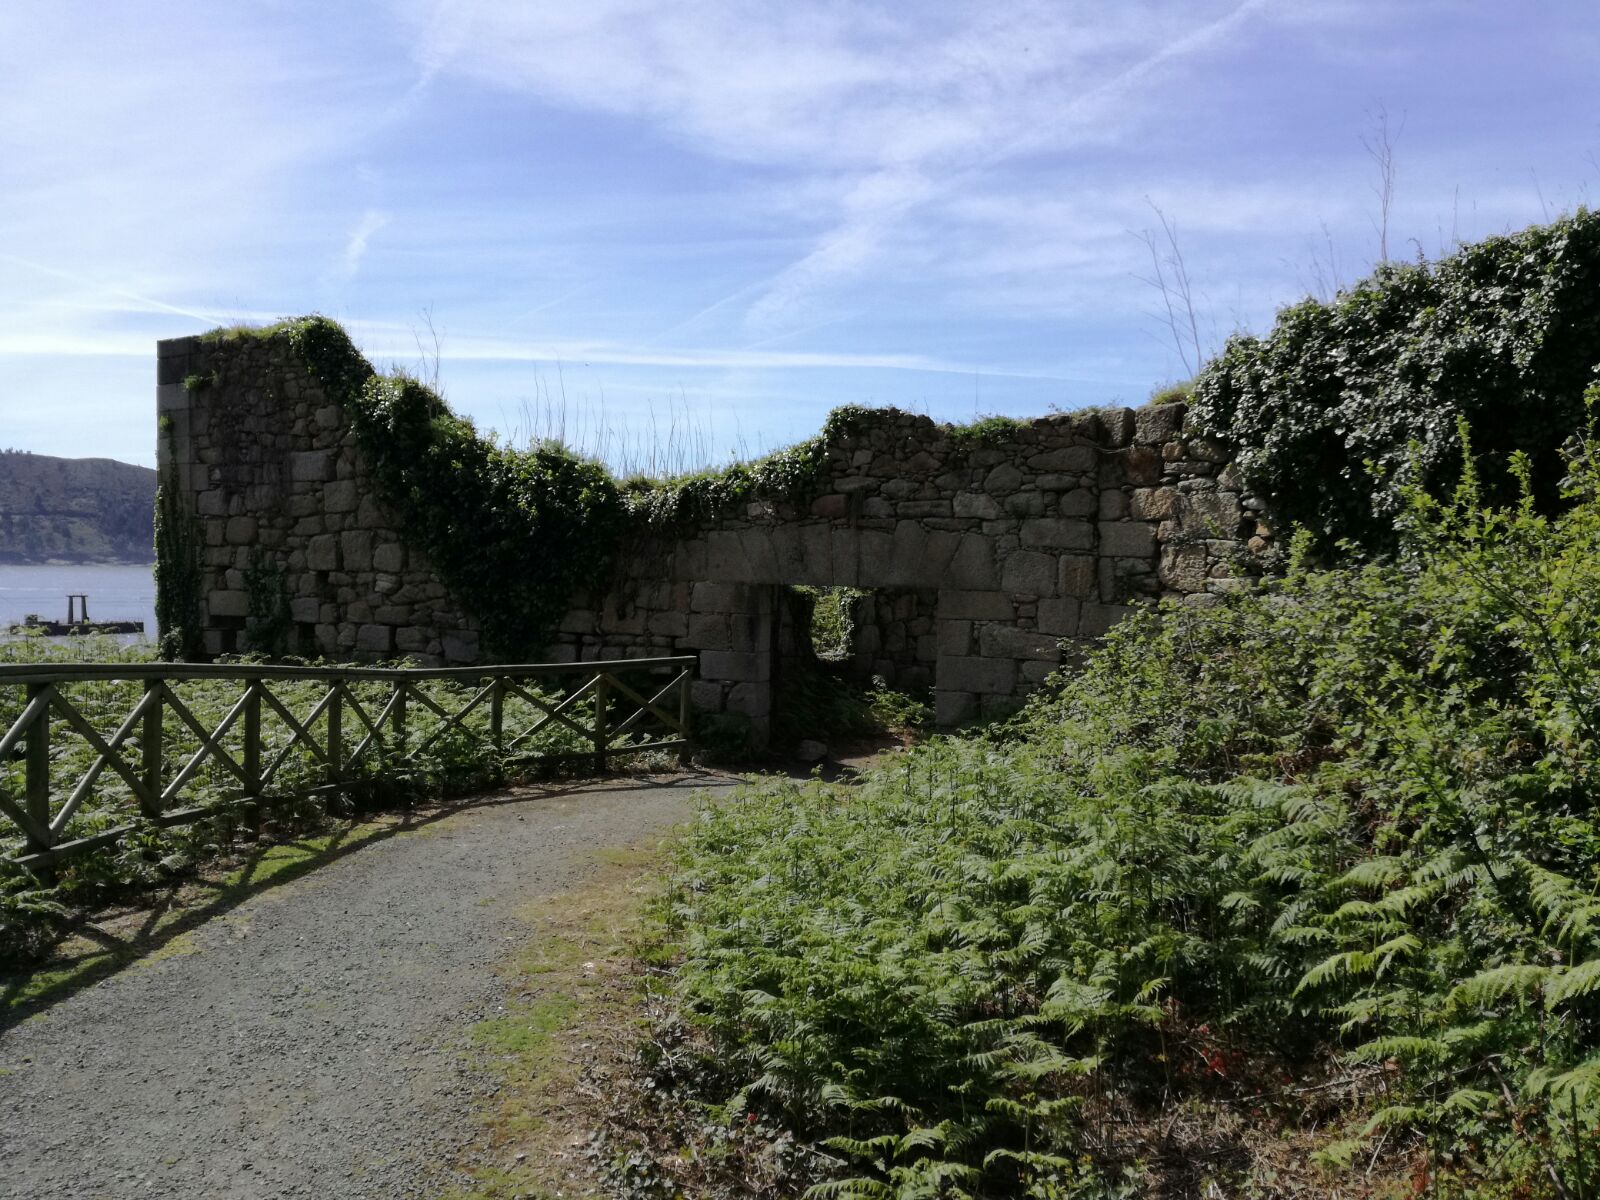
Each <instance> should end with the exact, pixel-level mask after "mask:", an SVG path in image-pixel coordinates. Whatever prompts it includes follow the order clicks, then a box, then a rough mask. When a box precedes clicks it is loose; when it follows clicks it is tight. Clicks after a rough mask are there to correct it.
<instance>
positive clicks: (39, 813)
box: [0, 656, 695, 868]
mask: <svg viewBox="0 0 1600 1200" xmlns="http://www.w3.org/2000/svg"><path fill="white" fill-rule="evenodd" d="M694 663H695V659H694V657H693V656H685V657H672V658H637V659H618V660H610V661H605V662H588V663H526V664H517V665H500V666H485V667H441V668H357V667H350V668H328V667H275V666H257V665H248V666H245V665H240V666H233V665H201V664H176V663H174V664H143V663H139V664H128V663H104V664H86V665H74V666H71V667H49V666H41V665H36V664H21V665H3V666H0V688H4V687H8V686H10V687H21V688H24V689H26V694H25V699H24V703H23V705H22V708H21V711H20V712H19V713H18V715H17V717H16V719H15V720H13V721H12V722H11V724H10V727H9V728H8V729H6V731H5V733H4V735H3V736H0V767H3V766H4V764H8V763H10V762H13V761H15V760H16V759H17V758H19V757H20V758H21V759H22V761H23V764H24V765H23V771H22V775H23V788H22V792H21V794H20V796H19V795H15V794H13V792H12V791H11V790H10V789H8V787H7V786H6V784H5V782H4V781H3V779H0V817H3V818H6V819H9V821H10V822H11V824H13V825H14V826H15V827H16V829H17V830H18V831H20V833H21V834H22V837H23V846H22V853H21V854H19V855H17V856H16V857H15V858H14V859H13V861H14V862H17V863H19V864H21V865H24V866H28V867H31V868H39V867H45V866H48V865H49V864H50V863H52V862H54V861H56V860H58V859H60V858H63V857H65V856H68V855H71V854H77V853H82V852H83V851H85V850H89V849H93V848H94V847H97V846H104V845H108V844H111V843H114V842H116V841H118V840H120V839H121V838H123V837H124V836H126V835H127V834H128V833H129V832H130V831H131V830H132V829H133V828H134V826H133V825H132V824H124V825H120V826H118V827H117V828H115V829H109V830H104V831H101V832H98V833H93V834H88V835H86V836H81V837H69V836H68V833H69V828H70V825H71V822H72V820H73V817H74V816H75V815H76V814H77V813H78V811H79V809H80V808H81V807H82V805H83V803H84V802H85V800H87V799H88V798H89V797H90V796H91V795H93V794H94V789H95V785H96V783H97V782H98V781H99V779H100V777H101V775H102V774H103V773H104V772H105V771H106V770H107V769H110V770H111V771H112V772H113V773H114V774H115V775H117V776H119V777H120V779H121V781H122V782H123V784H125V785H126V788H127V791H128V793H129V794H130V795H131V797H132V799H133V801H134V802H135V804H136V806H137V808H138V811H139V813H140V815H141V816H142V817H143V818H144V820H145V821H146V822H147V823H153V824H156V825H159V826H173V825H183V824H188V823H190V822H193V821H198V820H200V819H202V818H204V817H206V816H209V815H212V814H214V813H215V812H217V811H218V809H219V808H223V807H227V806H229V805H236V804H241V803H242V804H253V805H258V806H259V805H261V804H262V803H264V802H266V801H268V800H276V799H283V798H287V797H288V796H293V795H299V794H303V792H304V789H300V790H289V791H286V792H274V791H273V789H272V787H271V785H272V783H273V781H274V779H275V778H276V777H277V776H278V774H279V771H280V770H281V769H282V768H283V766H284V765H285V764H286V763H287V762H289V761H290V759H291V756H292V755H293V754H294V752H295V751H296V750H297V749H298V750H301V751H302V752H303V753H305V754H306V755H307V756H308V757H309V758H310V760H311V761H312V762H313V763H314V764H315V765H317V766H318V767H320V768H321V774H322V777H323V786H334V787H337V786H338V785H339V782H340V781H341V780H343V779H346V778H348V777H349V776H350V774H351V773H352V771H353V770H354V768H356V767H357V766H360V765H363V764H366V765H367V766H368V767H369V768H370V769H373V770H374V771H375V773H376V774H378V775H379V776H380V777H381V776H383V775H386V774H388V775H395V776H400V775H404V774H406V773H408V772H410V771H414V770H415V769H416V767H417V765H418V763H419V761H420V759H421V756H422V755H424V754H425V753H426V752H427V751H428V750H430V749H431V748H432V747H434V746H435V745H437V744H438V742H439V741H440V739H442V738H444V737H445V736H446V735H448V734H450V733H451V732H452V731H455V732H457V733H459V734H460V735H461V736H463V737H465V738H468V739H470V740H473V741H480V742H481V741H485V740H486V741H487V742H488V743H489V745H490V746H492V748H493V749H494V751H495V753H496V754H497V755H501V756H506V757H510V758H514V759H517V760H519V761H524V762H529V763H536V762H541V761H549V760H551V759H557V758H570V757H572V752H570V751H568V752H564V753H561V754H537V753H531V752H526V751H525V750H524V749H523V748H524V747H528V746H529V745H530V743H531V739H533V738H534V737H535V736H536V735H537V734H538V733H539V732H540V731H541V730H544V729H546V728H548V727H549V726H551V725H552V724H559V725H560V726H561V727H563V728H564V729H566V730H567V731H569V732H571V733H572V734H574V735H575V736H576V737H577V738H578V740H579V741H580V742H581V743H582V744H583V745H584V746H585V747H586V749H585V750H584V751H582V752H581V753H583V754H587V755H592V756H593V757H594V760H595V765H596V767H597V769H601V770H603V769H604V767H605V762H606V759H607V757H608V755H611V754H615V753H618V752H620V751H623V750H626V751H628V752H630V753H631V752H636V751H640V750H664V749H670V748H675V747H681V746H685V745H687V744H688V739H689V680H690V678H691V677H692V675H693V669H694ZM575 674H578V675H584V676H586V678H585V679H584V682H583V683H582V684H580V685H579V686H578V687H577V688H576V689H575V690H573V691H572V692H570V693H568V694H567V695H566V696H565V697H563V698H562V699H560V700H559V701H555V702H553V701H552V700H550V699H547V698H545V697H544V696H542V695H540V694H539V693H538V691H536V690H534V687H533V684H534V681H536V680H541V679H552V678H554V679H560V678H563V677H571V676H572V675H575ZM645 676H655V677H656V682H659V679H660V677H662V676H665V677H666V682H665V683H664V684H662V685H661V686H660V687H659V688H653V686H652V685H644V686H643V690H640V689H639V688H636V687H634V686H633V685H632V684H631V683H630V682H629V679H630V678H631V679H634V680H635V681H638V680H639V679H640V678H641V677H645ZM195 679H211V680H217V679H221V680H228V681H233V682H237V683H241V684H243V687H244V690H243V693H242V694H241V695H240V696H239V699H238V700H237V701H236V702H235V703H234V704H233V705H232V707H230V708H229V709H228V712H227V713H226V715H224V716H223V718H222V719H221V720H220V721H219V722H218V723H217V725H216V727H215V728H208V727H207V726H206V724H205V723H204V722H202V721H201V720H200V719H199V718H197V717H196V716H195V713H194V711H193V710H192V709H191V708H190V706H189V705H188V704H186V703H185V702H184V700H183V699H182V697H180V696H179V695H178V694H177V692H175V691H174V690H173V687H172V686H171V685H172V684H174V683H178V682H182V681H185V680H195ZM428 680H450V681H456V682H465V683H477V684H478V685H479V686H478V687H477V688H476V690H474V691H473V692H472V694H471V695H470V696H469V697H468V699H467V700H466V701H465V703H463V704H462V705H461V706H460V707H458V708H455V709H453V710H452V709H451V708H449V707H447V705H446V704H441V703H440V702H439V701H438V700H436V699H435V698H434V697H433V696H430V695H428V693H427V692H426V691H424V690H423V689H422V688H421V687H420V686H419V685H420V684H421V683H423V682H425V681H428ZM94 681H99V682H105V681H143V684H144V691H143V695H142V696H141V697H140V698H139V700H138V701H137V702H136V703H135V704H134V705H133V707H132V709H131V710H130V711H129V712H128V714H127V715H126V716H125V717H124V718H123V719H122V721H121V723H120V724H119V725H118V726H117V728H116V730H115V731H114V732H113V733H112V734H111V735H110V736H109V737H107V736H104V735H103V734H102V733H101V732H100V730H98V729H96V728H95V726H94V724H93V723H92V722H91V721H90V720H89V719H88V718H87V717H86V716H85V715H84V714H83V712H81V711H80V710H79V708H78V707H77V706H76V705H75V704H74V702H73V700H72V698H71V696H70V695H68V694H67V693H66V692H64V691H63V690H62V688H63V686H64V685H67V684H72V683H82V682H94ZM306 681H320V682H323V683H326V684H327V689H326V691H324V692H323V693H322V695H321V697H320V698H319V699H318V700H317V702H316V703H315V704H313V705H312V706H311V708H310V710H309V711H308V712H307V713H306V715H305V717H304V718H300V717H298V716H296V714H295V713H294V712H293V711H292V710H291V709H290V707H289V705H287V704H285V703H284V701H283V700H282V698H281V697H279V696H278V695H276V694H274V692H273V691H272V686H271V685H272V684H273V683H288V682H306ZM362 683H387V684H389V685H390V687H389V694H388V698H387V701H386V702H385V703H384V704H383V706H382V708H379V709H377V712H376V715H375V716H374V715H373V712H372V711H371V709H370V708H369V705H370V704H371V701H370V700H369V701H366V702H363V700H362V699H361V698H360V697H359V696H358V695H357V694H356V692H355V690H354V687H355V685H357V684H362ZM508 700H517V701H521V702H523V703H525V704H527V705H528V706H529V707H530V708H531V709H533V710H535V712H537V713H538V716H537V718H536V719H535V720H533V722H532V723H531V724H528V725H526V726H525V727H522V728H520V729H516V728H508V725H507V713H506V704H507V701H508ZM585 700H591V701H592V702H591V703H589V704H585V703H584V701H585ZM485 704H487V705H488V707H489V720H488V727H487V729H486V730H482V729H477V728H474V727H473V726H472V725H469V724H468V723H467V720H466V719H467V717H468V716H469V715H470V714H472V713H473V712H475V711H477V710H478V709H479V708H480V707H482V706H483V705H485ZM630 704H631V706H632V711H631V712H628V713H627V715H626V716H625V717H624V718H623V719H621V720H614V718H615V717H619V716H623V711H621V710H625V709H626V707H627V706H628V705H630ZM413 706H420V707H422V708H425V709H427V710H429V711H430V712H431V713H432V714H433V715H434V716H435V717H437V718H438V721H437V723H436V724H435V725H434V726H433V727H432V728H431V729H430V730H429V731H428V732H427V735H426V736H425V737H423V738H422V739H421V740H420V741H417V743H416V744H415V745H411V744H410V742H411V738H410V736H409V735H410V734H411V733H412V732H413V729H414V728H415V726H416V725H417V724H418V723H419V722H417V721H416V720H415V719H413V718H409V717H408V712H409V711H410V710H411V709H412V708H413ZM374 707H375V706H374ZM614 709H615V710H619V711H615V712H614V711H613V710H614ZM263 710H267V711H270V712H271V713H272V714H273V715H275V716H276V717H277V718H278V720H280V721H281V722H282V724H283V726H284V728H285V729H286V730H287V731H288V733H289V737H288V739H287V740H286V741H284V742H282V743H281V744H279V745H276V746H270V747H265V748H266V749H269V750H272V751H275V753H273V755H272V757H271V758H270V761H267V762H265V763H263V749H264V742H263V738H262V716H263ZM169 713H170V714H172V716H173V717H175V718H176V719H177V720H178V721H179V722H181V724H182V725H183V726H184V727H186V728H187V729H188V730H189V731H190V732H191V733H193V734H194V736H195V738H196V739H198V741H199V746H198V748H197V749H196V750H194V752H193V753H192V754H190V755H189V756H188V758H187V760H186V761H184V762H183V764H182V765H181V766H179V767H178V768H177V770H176V771H175V772H173V773H172V774H171V775H170V778H169V777H168V771H167V766H168V762H167V760H168V758H169V757H170V755H169V753H168V750H169V745H168V742H169V739H168V738H167V737H166V729H165V720H166V718H167V714H169ZM347 716H348V717H351V718H354V720H353V721H352V722H350V724H351V725H352V726H353V728H352V729H351V730H350V736H347V734H346V723H347V722H346V718H347ZM56 719H59V720H60V721H61V722H62V723H64V724H65V725H66V727H67V728H68V729H70V730H71V731H72V732H73V733H75V734H77V735H78V737H80V738H81V739H82V740H83V741H84V742H86V743H87V744H88V746H89V748H90V749H91V750H92V751H93V752H94V753H95V756H96V757H95V758H94V759H93V760H92V761H91V763H90V765H89V766H88V767H87V769H85V770H84V771H83V772H82V773H81V774H78V775H77V777H76V778H75V779H74V780H72V781H71V782H70V789H69V790H67V791H66V794H65V797H64V799H63V800H62V801H61V803H60V804H59V805H56V804H55V803H54V801H53V797H52V779H51V762H52V756H51V745H52V741H51V739H52V735H53V733H54V732H56V731H55V730H53V729H52V724H53V722H54V721H55V720H56ZM585 719H587V722H588V723H587V724H585V723H584V722H585ZM319 721H321V722H322V726H323V736H322V739H321V741H320V742H319V741H318V739H317V738H316V737H315V736H314V733H313V730H314V728H315V726H316V725H317V723H318V722H319ZM236 726H241V727H242V728H241V737H240V739H239V740H240V746H239V754H238V756H237V757H236V756H235V755H234V754H233V753H232V752H231V751H230V749H229V748H228V747H227V746H226V745H225V744H224V739H226V738H227V737H228V735H229V734H230V733H231V732H232V731H233V730H234V728H235V727H236ZM355 739H359V740H355ZM633 739H643V740H633ZM135 740H136V742H137V746H136V749H137V754H138V757H137V759H136V760H130V758H129V757H127V756H126V755H125V753H124V751H125V748H129V747H128V743H129V742H130V741H135ZM352 741H353V742H354V744H353V745H351V742H352ZM207 763H216V764H219V765H220V766H221V767H222V768H223V769H224V770H225V771H226V773H227V774H228V775H231V776H232V779H233V781H234V782H236V783H237V785H238V786H237V790H236V791H233V790H231V789H230V794H229V795H228V796H227V797H226V798H225V799H224V800H223V801H222V802H221V803H211V804H203V805H194V806H190V807H187V808H176V807H173V806H174V805H175V803H176V802H177V801H178V800H179V798H180V797H181V795H182V794H183V792H184V790H185V788H187V787H188V786H189V785H190V784H191V783H192V782H193V781H194V779H195V777H196V775H197V774H198V773H199V771H200V770H201V768H202V767H204V766H205V765H206V764H207ZM3 824H4V822H3V821H0V836H3Z"/></svg>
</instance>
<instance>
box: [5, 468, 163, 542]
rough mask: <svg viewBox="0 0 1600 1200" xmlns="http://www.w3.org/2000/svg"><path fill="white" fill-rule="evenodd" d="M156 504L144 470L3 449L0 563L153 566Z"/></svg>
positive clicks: (151, 473)
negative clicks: (150, 564) (136, 564)
mask: <svg viewBox="0 0 1600 1200" xmlns="http://www.w3.org/2000/svg"><path fill="white" fill-rule="evenodd" d="M155 499H156V473H155V472H154V471H152V470H151V469H150V468H149V467H136V466H134V465H132V464H131V463H124V462H117V461H116V460H114V459H110V458H52V457H50V456H49V455H47V454H28V453H26V452H24V451H17V450H4V451H0V564H3V563H49V562H57V563H147V562H153V561H154V559H155V532H154V527H153V526H154V510H155Z"/></svg>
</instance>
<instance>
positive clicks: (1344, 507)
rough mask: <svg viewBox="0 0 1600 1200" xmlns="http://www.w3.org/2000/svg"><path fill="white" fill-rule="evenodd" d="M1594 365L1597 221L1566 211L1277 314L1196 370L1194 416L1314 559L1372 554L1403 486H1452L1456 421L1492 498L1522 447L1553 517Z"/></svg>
mask: <svg viewBox="0 0 1600 1200" xmlns="http://www.w3.org/2000/svg"><path fill="white" fill-rule="evenodd" d="M1597 365H1600V213H1594V212H1588V211H1585V210H1581V209H1580V210H1579V211H1578V213H1577V214H1576V215H1574V216H1571V217H1568V218H1565V219H1562V220H1559V221H1556V222H1554V223H1552V224H1549V225H1543V226H1535V227H1533V228H1530V229H1525V230H1522V231H1521V232H1519V233H1516V234H1512V235H1509V236H1505V237H1494V238H1489V239H1488V240H1486V241H1483V242H1478V243H1476V244H1473V245H1470V246H1465V247H1463V248H1461V249H1460V250H1459V251H1457V252H1456V253H1455V254H1452V255H1450V256H1448V257H1446V258H1442V259H1439V260H1438V261H1436V262H1417V263H1406V264H1402V263H1388V264H1384V265H1382V266H1380V267H1379V268H1378V269H1377V271H1376V272H1375V273H1374V274H1373V275H1372V276H1371V277H1370V278H1368V279H1364V280H1362V281H1361V282H1360V283H1357V284H1355V285H1354V286H1353V287H1351V288H1350V289H1349V290H1348V291H1346V292H1343V293H1341V294H1340V295H1339V296H1338V297H1336V298H1335V299H1334V300H1333V301H1331V302H1327V303H1324V302H1322V301H1318V300H1305V301H1303V302H1301V303H1299V304H1296V305H1293V306H1292V307H1289V308H1286V309H1284V310H1283V311H1282V312H1280V313H1279V314H1278V320H1277V324H1276V325H1275V327H1274V328H1273V330H1272V332H1271V333H1270V334H1268V335H1267V336H1266V337H1262V338H1258V337H1250V336H1243V335H1241V336H1235V337H1233V338H1230V339H1229V341H1228V344H1227V346H1226V347H1225V348H1224V350H1223V352H1222V353H1221V354H1220V355H1219V356H1218V357H1217V358H1216V359H1214V360H1213V361H1212V362H1210V363H1209V364H1207V365H1206V366H1205V367H1204V368H1203V369H1202V370H1201V372H1200V375H1199V377H1198V378H1197V379H1196V381H1195V384H1194V397H1193V401H1192V403H1191V407H1190V415H1191V418H1192V419H1193V420H1194V421H1196V422H1197V423H1198V424H1199V425H1200V426H1201V427H1202V428H1204V429H1205V430H1206V431H1207V432H1209V433H1211V434H1213V435H1215V436H1218V437H1222V438H1224V439H1226V440H1227V441H1229V442H1231V443H1232V444H1233V445H1234V446H1235V447H1237V448H1238V450H1237V455H1238V457H1237V464H1238V467H1239V469H1240V471H1241V472H1242V473H1243V476H1244V478H1245V480H1246V481H1247V482H1248V483H1249V484H1250V485H1251V487H1252V488H1253V489H1255V490H1256V491H1257V492H1258V494H1260V495H1261V496H1262V498H1263V499H1264V500H1266V501H1267V503H1268V505H1269V506H1270V508H1271V510H1272V513H1273V516H1274V518H1275V519H1277V520H1278V521H1280V522H1283V523H1286V524H1289V525H1294V526H1298V527H1300V528H1303V529H1306V530H1308V531H1310V532H1311V534H1312V535H1313V536H1314V537H1315V538H1316V540H1317V541H1318V542H1319V543H1320V544H1321V545H1322V547H1323V548H1324V549H1331V548H1333V547H1334V546H1335V545H1336V544H1337V543H1338V542H1339V541H1340V540H1344V539H1348V540H1350V541H1352V542H1354V543H1356V544H1357V545H1359V546H1362V547H1364V548H1366V549H1368V550H1384V549H1387V548H1389V547H1390V546H1391V545H1393V543H1394V539H1395V517H1396V516H1397V515H1398V514H1399V513H1400V512H1401V511H1402V508H1403V504H1404V500H1403V496H1404V492H1405V489H1406V487H1407V486H1408V485H1410V484H1420V485H1422V486H1424V487H1425V488H1427V489H1428V490H1430V491H1432V492H1434V493H1435V494H1442V493H1444V492H1445V491H1447V490H1448V489H1449V488H1450V487H1451V486H1452V485H1453V483H1454V482H1455V480H1456V478H1457V477H1458V474H1459V471H1460V465H1461V447H1460V440H1459V437H1458V435H1457V423H1458V420H1459V419H1461V418H1465V419H1466V421H1467V423H1468V425H1469V426H1470V428H1471V429H1472V434H1473V441H1474V446H1475V449H1476V450H1477V451H1479V452H1481V453H1482V456H1483V464H1482V465H1483V467H1484V468H1485V475H1484V482H1485V484H1486V486H1487V487H1488V488H1489V491H1490V498H1491V499H1492V500H1503V499H1509V498H1514V494H1515V490H1516V484H1515V481H1514V480H1513V479H1511V477H1510V475H1509V474H1508V473H1507V472H1506V471H1505V470H1504V467H1505V466H1507V465H1508V464H1509V460H1510V454H1511V452H1512V451H1515V450H1522V451H1524V452H1526V453H1527V454H1528V455H1530V457H1531V458H1532V460H1533V464H1534V471H1533V478H1534V479H1535V480H1536V481H1537V485H1538V487H1539V488H1540V489H1541V491H1540V494H1539V497H1538V499H1539V500H1540V502H1542V503H1543V504H1544V505H1546V506H1547V507H1551V506H1553V505H1554V504H1555V503H1556V501H1557V498H1558V483H1559V480H1560V479H1561V477H1562V475H1563V470H1562V464H1561V461H1560V450H1561V447H1562V445H1563V443H1565V442H1566V441H1567V439H1568V438H1570V437H1571V436H1572V435H1573V434H1574V433H1575V432H1576V431H1578V429H1579V428H1580V426H1582V424H1583V421H1584V407H1583V393H1584V389H1585V387H1587V386H1588V384H1590V383H1591V382H1593V381H1594V379H1595V371H1596V367H1597Z"/></svg>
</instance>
